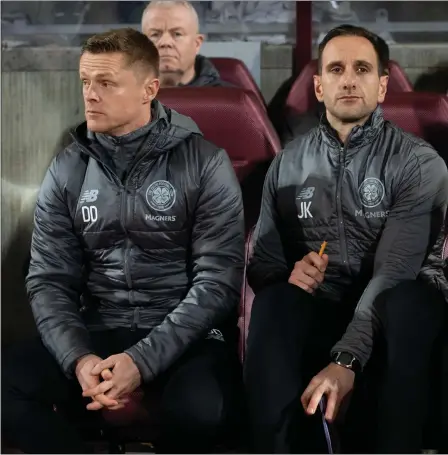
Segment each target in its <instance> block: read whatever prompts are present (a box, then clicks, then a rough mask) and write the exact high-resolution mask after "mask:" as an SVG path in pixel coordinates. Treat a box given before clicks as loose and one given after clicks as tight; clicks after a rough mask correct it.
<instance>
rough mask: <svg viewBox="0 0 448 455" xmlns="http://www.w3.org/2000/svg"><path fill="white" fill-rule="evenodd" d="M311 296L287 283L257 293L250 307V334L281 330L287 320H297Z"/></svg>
mask: <svg viewBox="0 0 448 455" xmlns="http://www.w3.org/2000/svg"><path fill="white" fill-rule="evenodd" d="M311 298H312V297H311V295H310V294H307V293H306V292H305V291H303V290H302V289H300V288H298V287H297V286H294V285H292V284H289V283H279V284H276V285H273V286H270V287H268V288H265V289H263V290H262V291H261V292H259V293H258V294H257V295H256V296H255V298H254V302H253V305H252V311H251V316H250V324H249V336H250V332H251V331H252V332H258V331H261V332H263V334H264V335H265V334H266V333H267V332H273V331H275V330H278V329H279V328H281V327H282V326H283V325H284V324H285V322H286V321H287V320H288V318H295V319H297V318H298V317H299V315H300V313H301V312H302V310H303V309H304V308H305V307H306V305H304V304H305V303H307V302H309V300H310V299H311Z"/></svg>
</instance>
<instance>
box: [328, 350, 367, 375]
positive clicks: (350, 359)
mask: <svg viewBox="0 0 448 455" xmlns="http://www.w3.org/2000/svg"><path fill="white" fill-rule="evenodd" d="M333 362H334V363H336V364H337V365H340V366H341V367H344V368H347V369H349V370H352V371H353V372H354V373H359V372H360V371H361V364H360V362H359V360H358V359H357V358H356V357H355V356H354V355H353V354H350V353H349V352H335V353H334V354H333Z"/></svg>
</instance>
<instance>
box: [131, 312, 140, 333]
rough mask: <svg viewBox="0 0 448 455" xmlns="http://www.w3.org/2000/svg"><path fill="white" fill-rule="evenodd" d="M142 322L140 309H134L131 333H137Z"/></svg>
mask: <svg viewBox="0 0 448 455" xmlns="http://www.w3.org/2000/svg"><path fill="white" fill-rule="evenodd" d="M139 322H140V309H139V308H138V307H136V308H134V314H133V315H132V324H131V332H135V331H136V330H137V328H138V324H139Z"/></svg>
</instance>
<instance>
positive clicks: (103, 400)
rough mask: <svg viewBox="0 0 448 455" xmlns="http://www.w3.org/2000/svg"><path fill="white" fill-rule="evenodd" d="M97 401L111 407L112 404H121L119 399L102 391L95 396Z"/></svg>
mask: <svg viewBox="0 0 448 455" xmlns="http://www.w3.org/2000/svg"><path fill="white" fill-rule="evenodd" d="M95 401H97V402H98V403H100V404H102V405H103V406H105V407H106V408H110V407H112V406H117V405H118V404H119V401H118V400H117V399H115V398H112V397H108V396H107V395H104V394H102V393H100V394H99V395H96V396H95Z"/></svg>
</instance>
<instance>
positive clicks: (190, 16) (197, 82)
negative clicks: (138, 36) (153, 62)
mask: <svg viewBox="0 0 448 455" xmlns="http://www.w3.org/2000/svg"><path fill="white" fill-rule="evenodd" d="M142 31H143V33H145V35H146V36H147V37H148V38H149V39H150V40H151V41H152V42H153V43H154V44H155V45H156V47H157V49H158V50H159V54H160V84H161V87H175V86H189V87H206V86H207V87H220V86H231V84H230V83H228V82H225V81H223V80H222V79H221V77H220V75H219V72H218V70H217V69H216V68H215V66H214V65H213V63H212V62H211V61H210V60H209V59H208V58H206V57H204V56H203V55H200V54H199V51H200V49H201V45H202V43H203V41H204V35H202V34H201V33H199V19H198V14H197V12H196V10H195V9H194V6H193V5H192V4H191V3H190V2H188V1H186V0H168V1H166V0H154V1H152V2H150V3H149V4H148V6H147V7H146V9H145V11H144V12H143V16H142Z"/></svg>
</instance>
